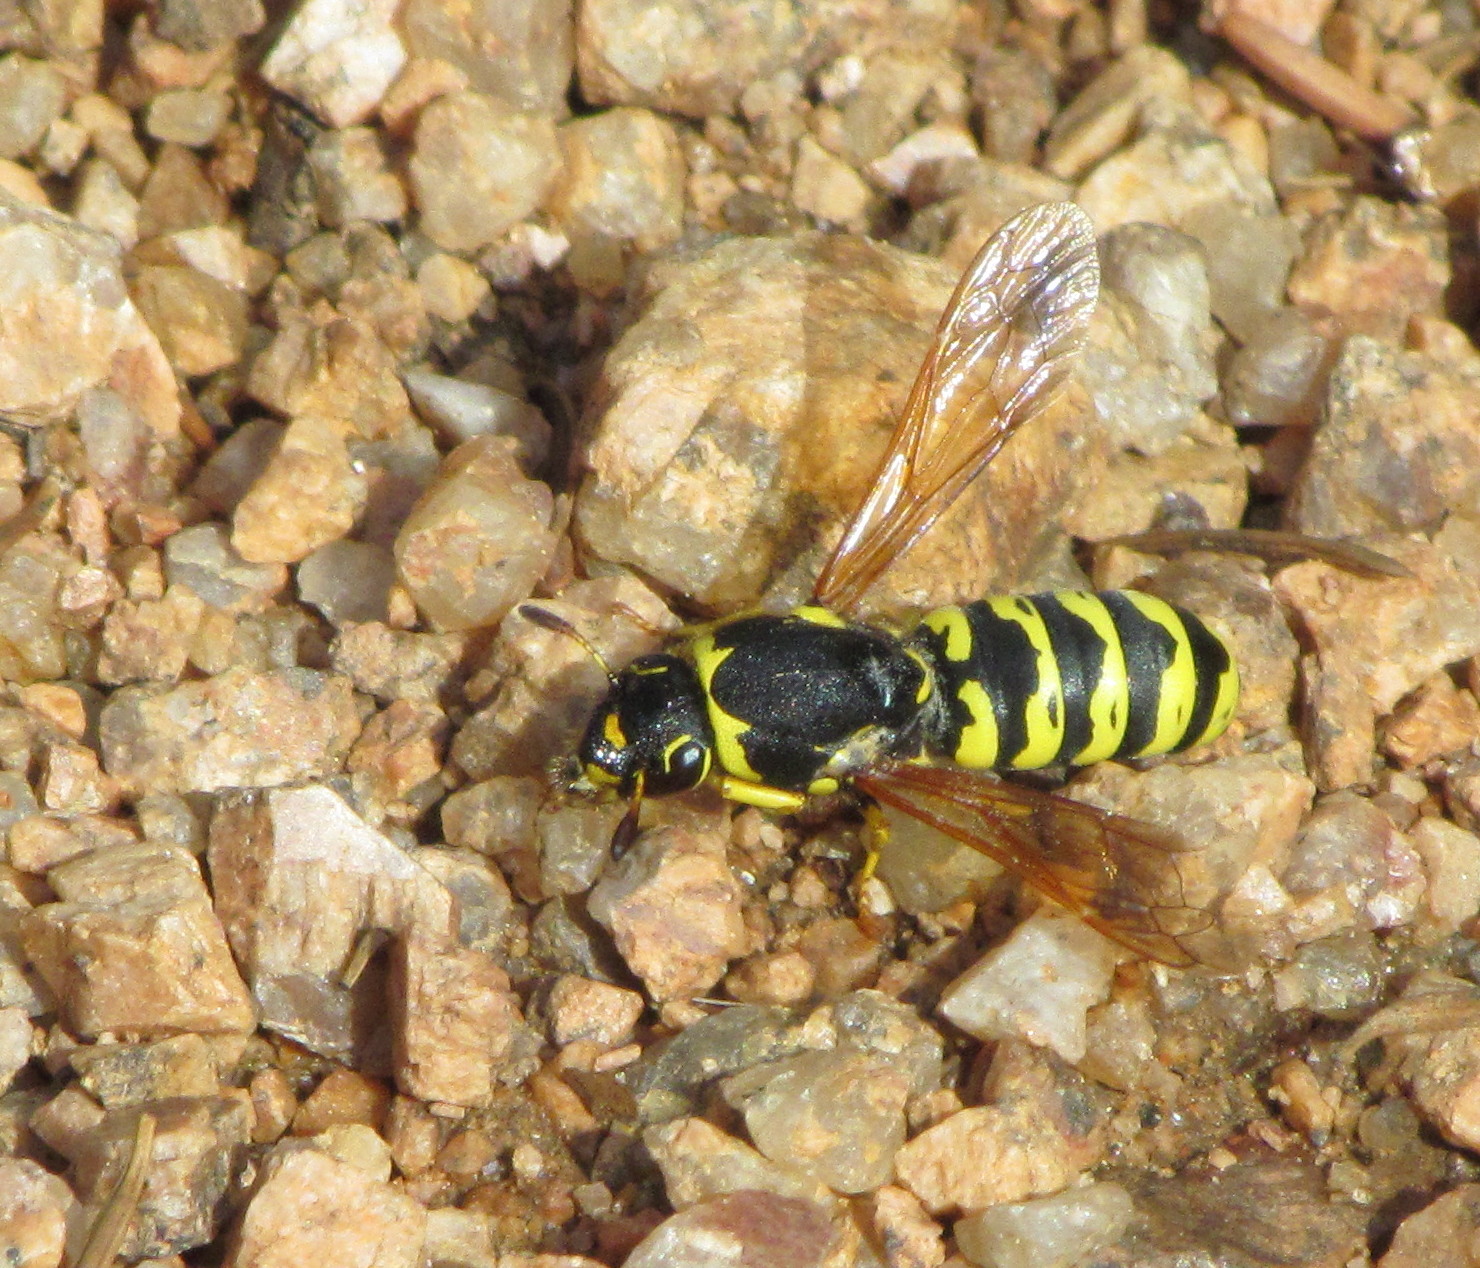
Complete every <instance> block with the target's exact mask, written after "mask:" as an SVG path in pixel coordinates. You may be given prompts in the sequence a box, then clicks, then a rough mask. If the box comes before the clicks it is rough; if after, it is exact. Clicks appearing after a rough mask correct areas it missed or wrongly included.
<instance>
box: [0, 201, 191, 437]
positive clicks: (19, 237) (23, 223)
mask: <svg viewBox="0 0 1480 1268" xmlns="http://www.w3.org/2000/svg"><path fill="white" fill-rule="evenodd" d="M0 250H3V251H4V253H5V256H6V258H7V259H8V260H9V261H10V265H9V268H8V269H7V270H6V276H7V289H6V299H5V304H4V305H3V308H0V313H3V315H0V348H3V349H4V353H3V355H0V383H3V384H4V386H3V387H0V410H3V411H4V412H5V414H6V416H7V417H11V418H15V419H18V420H27V421H29V422H30V423H31V424H32V425H38V424H41V423H46V422H51V421H56V420H59V419H62V418H64V417H66V415H67V414H68V412H69V411H71V410H72V409H73V408H75V407H76V405H77V404H78V402H79V401H80V400H81V398H82V397H83V395H84V394H85V393H87V392H88V391H90V390H91V389H93V388H96V387H101V386H102V385H103V384H104V383H107V384H108V385H109V386H110V387H111V388H112V389H113V390H114V391H115V392H117V393H118V395H119V396H120V397H122V398H123V400H124V401H125V402H127V403H128V405H130V406H131V407H132V408H133V409H134V410H135V411H136V412H137V413H138V415H139V416H140V417H141V418H142V419H144V420H145V421H146V422H147V423H148V425H149V426H150V427H151V428H152V429H153V430H154V432H155V433H157V434H159V435H166V436H167V435H172V434H173V433H174V431H175V429H176V427H177V426H178V423H179V417H180V404H179V399H178V395H177V392H176V388H175V384H174V374H173V372H172V371H171V369H170V366H169V362H168V360H167V358H166V357H165V354H164V351H163V349H162V348H161V347H160V345H159V341H158V340H157V339H156V338H155V336H154V334H153V333H152V332H151V331H150V329H149V327H148V325H147V324H146V323H145V321H144V319H143V318H142V316H141V315H140V313H139V310H138V309H137V308H135V307H134V305H133V302H132V301H131V300H130V299H129V295H128V289H127V287H126V285H125V283H124V278H123V273H122V270H121V267H120V261H119V254H118V244H117V243H116V242H115V241H114V240H113V239H111V238H109V237H107V236H105V235H104V234H101V233H98V232H96V231H94V230H90V229H86V228H84V227H83V226H81V225H78V224H74V223H73V222H71V221H69V220H66V219H65V218H63V217H60V216H56V215H53V214H51V213H49V212H45V211H40V210H37V209H36V208H33V207H26V206H24V205H23V204H21V203H19V202H17V201H15V200H13V199H9V198H5V197H4V196H0Z"/></svg>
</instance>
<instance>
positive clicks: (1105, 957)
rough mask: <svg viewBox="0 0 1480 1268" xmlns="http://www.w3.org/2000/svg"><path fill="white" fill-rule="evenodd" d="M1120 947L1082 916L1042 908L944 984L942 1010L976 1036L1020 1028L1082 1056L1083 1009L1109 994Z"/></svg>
mask: <svg viewBox="0 0 1480 1268" xmlns="http://www.w3.org/2000/svg"><path fill="white" fill-rule="evenodd" d="M1116 955H1117V953H1116V950H1115V948H1114V947H1113V946H1112V945H1111V944H1110V943H1109V942H1108V941H1107V940H1106V939H1105V937H1104V936H1103V935H1102V934H1098V933H1096V932H1095V931H1094V930H1093V929H1091V928H1090V927H1089V926H1088V925H1086V924H1084V923H1083V922H1082V921H1080V920H1078V919H1076V918H1074V917H1073V916H1069V915H1054V914H1050V913H1046V912H1039V913H1037V914H1035V915H1034V916H1032V917H1031V918H1030V919H1028V920H1025V921H1023V923H1022V924H1020V925H1018V926H1017V928H1016V929H1014V930H1013V931H1012V934H1011V936H1010V937H1009V938H1008V940H1007V941H1006V942H1005V943H1003V944H1002V945H1001V946H1000V947H997V948H996V949H994V950H992V951H990V952H989V953H988V954H987V955H985V956H984V957H983V958H982V959H981V960H980V961H978V962H977V963H976V964H975V965H973V966H972V967H971V968H970V969H968V970H967V971H966V972H965V973H964V974H962V975H961V976H960V977H958V978H957V979H956V980H955V981H954V982H952V983H951V984H950V985H949V986H948V987H946V989H945V992H944V994H942V996H941V1000H940V1005H939V1008H940V1014H941V1016H942V1017H944V1018H945V1019H946V1020H947V1021H949V1022H951V1023H952V1024H953V1025H955V1026H959V1027H960V1028H961V1029H962V1030H964V1031H965V1032H966V1033H967V1034H969V1035H974V1036H975V1037H976V1038H978V1039H982V1040H987V1041H991V1040H997V1039H1003V1038H1006V1037H1007V1036H1008V1035H1020V1036H1022V1037H1023V1038H1024V1039H1026V1040H1028V1042H1029V1043H1036V1044H1043V1045H1046V1046H1047V1047H1050V1048H1052V1049H1053V1050H1054V1051H1055V1052H1057V1053H1058V1054H1059V1056H1061V1057H1063V1059H1064V1060H1065V1061H1068V1062H1071V1063H1072V1062H1078V1061H1079V1060H1081V1059H1082V1058H1083V1057H1084V1053H1085V1014H1086V1012H1087V1011H1088V1010H1089V1008H1090V1007H1092V1006H1093V1005H1095V1004H1098V1003H1100V1002H1101V1001H1103V1000H1105V999H1106V998H1108V997H1109V994H1110V976H1111V974H1112V973H1113V972H1114V970H1115V960H1116Z"/></svg>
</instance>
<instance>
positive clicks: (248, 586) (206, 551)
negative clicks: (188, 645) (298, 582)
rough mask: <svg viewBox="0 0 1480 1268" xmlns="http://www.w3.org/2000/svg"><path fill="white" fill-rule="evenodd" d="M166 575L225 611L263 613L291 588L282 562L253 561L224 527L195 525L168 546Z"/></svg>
mask: <svg viewBox="0 0 1480 1268" xmlns="http://www.w3.org/2000/svg"><path fill="white" fill-rule="evenodd" d="M164 567H165V576H166V578H167V579H168V580H169V582H170V585H171V590H170V592H167V593H172V592H173V590H174V589H175V588H176V587H179V588H182V589H185V590H187V591H188V592H190V593H193V594H196V595H198V596H199V597H200V598H201V599H203V600H205V602H206V603H208V604H209V605H210V606H211V607H213V608H216V609H218V610H219V611H222V612H230V613H233V614H237V613H248V612H263V611H265V610H267V607H268V605H269V604H270V603H271V602H272V601H273V599H274V598H276V597H277V595H278V594H280V593H281V592H282V589H283V587H284V585H286V584H287V580H288V575H287V570H286V569H285V568H284V567H283V566H282V565H281V564H275V563H249V562H248V561H247V560H245V559H243V558H242V557H241V555H240V554H239V553H238V552H237V550H236V548H235V547H234V546H232V544H231V539H230V537H229V535H228V533H227V530H226V528H225V527H224V526H223V525H221V524H195V525H192V526H191V527H190V528H182V529H181V530H180V531H179V532H178V533H174V534H172V535H171V536H170V538H169V540H168V541H166V542H165V545H164Z"/></svg>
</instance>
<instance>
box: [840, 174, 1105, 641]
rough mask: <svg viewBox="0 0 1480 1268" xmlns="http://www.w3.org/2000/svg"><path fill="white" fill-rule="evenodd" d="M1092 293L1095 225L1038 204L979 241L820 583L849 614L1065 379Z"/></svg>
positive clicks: (1071, 210)
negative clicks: (890, 435) (880, 458)
mask: <svg viewBox="0 0 1480 1268" xmlns="http://www.w3.org/2000/svg"><path fill="white" fill-rule="evenodd" d="M1099 290H1100V266H1099V259H1098V257H1097V255H1096V253H1095V233H1094V227H1093V226H1092V225H1091V224H1090V221H1089V217H1088V216H1086V215H1085V214H1084V213H1083V212H1082V211H1080V210H1079V208H1078V207H1076V206H1074V204H1073V203H1044V204H1043V205H1042V206H1039V207H1034V208H1031V209H1030V210H1028V211H1025V212H1023V213H1021V214H1020V215H1017V216H1014V217H1013V218H1012V219H1011V220H1009V221H1008V222H1007V223H1006V224H1005V225H1003V226H1002V228H1001V229H999V230H998V231H997V232H996V233H995V234H993V235H992V237H991V238H989V239H988V240H987V243H986V245H985V246H983V247H982V249H981V252H980V253H979V254H978V255H977V257H976V259H975V260H974V261H973V262H972V264H971V267H970V268H968V269H967V270H966V273H965V275H964V276H963V277H962V278H961V281H960V282H959V283H958V284H957V286H956V291H955V294H954V295H952V297H951V302H950V303H949V304H948V305H947V306H946V310H945V312H944V313H943V314H942V315H941V319H940V325H939V326H938V327H937V328H936V332H935V339H934V341H933V342H932V344H931V347H930V351H929V352H928V353H927V354H926V357H925V362H924V364H923V365H922V366H921V367H920V374H919V377H918V378H917V379H916V380H915V386H914V387H913V389H911V391H910V395H909V400H908V401H907V402H906V403H905V407H904V413H903V414H902V415H901V416H900V419H899V422H898V423H897V424H896V426H895V429H894V435H893V436H892V437H891V438H890V441H889V447H888V448H887V449H886V450H885V452H884V456H883V459H882V460H881V462H880V463H879V467H878V470H877V471H876V472H875V474H874V478H873V481H872V482H871V484H870V486H869V492H868V495H867V496H866V497H865V498H864V500H863V504H862V505H861V506H860V507H859V508H858V510H857V511H856V512H855V513H854V516H853V519H852V521H851V522H850V523H849V525H848V528H847V530H846V531H845V532H844V533H843V536H842V539H841V540H840V541H839V542H838V545H837V548H836V549H835V550H834V551H833V554H832V558H831V559H830V560H829V561H828V563H827V566H826V567H825V568H824V569H823V570H822V574H821V575H820V576H819V577H818V579H817V586H816V589H815V591H814V594H815V597H816V600H817V602H819V603H821V604H823V605H824V606H826V607H830V608H832V609H834V610H836V611H843V612H847V611H850V610H853V609H855V608H856V607H857V605H858V602H859V600H860V599H861V597H862V596H863V593H864V591H865V590H867V589H868V587H869V585H870V584H871V583H872V582H873V581H874V579H875V578H876V577H878V575H879V574H880V573H881V572H882V571H883V570H884V569H885V568H886V567H887V566H888V565H889V564H890V563H891V562H892V561H893V560H894V559H895V558H896V557H897V556H898V555H900V554H901V553H903V552H904V551H905V550H907V549H908V548H909V546H910V545H911V544H912V543H913V542H914V541H915V540H916V539H917V538H918V537H919V536H920V534H921V533H923V532H924V531H925V530H926V529H927V528H929V527H930V525H931V524H933V523H934V522H935V521H936V519H937V518H939V516H940V515H941V513H942V512H943V511H944V510H945V509H946V508H947V507H948V506H950V504H951V503H952V502H954V501H955V500H956V498H957V497H959V496H960V494H961V491H962V490H963V489H965V487H966V486H967V485H968V484H970V483H971V481H972V479H973V478H974V477H975V476H976V475H977V473H978V472H980V471H981V469H982V468H983V467H985V466H986V465H987V463H989V462H991V460H992V458H993V457H994V456H995V455H996V453H997V451H998V450H999V449H1000V448H1001V447H1002V444H1003V442H1004V441H1006V439H1007V438H1008V437H1009V436H1010V435H1012V433H1013V432H1014V431H1016V430H1017V428H1018V427H1020V426H1021V425H1022V424H1023V422H1025V421H1026V420H1027V419H1028V418H1031V417H1032V416H1033V414H1034V413H1035V412H1036V411H1037V410H1038V409H1040V408H1041V407H1042V406H1043V405H1044V403H1045V402H1046V401H1047V400H1048V399H1049V397H1050V396H1051V394H1052V393H1053V391H1054V389H1055V388H1056V387H1058V385H1059V384H1060V383H1061V382H1062V381H1063V379H1064V376H1065V374H1066V372H1067V370H1068V366H1069V363H1070V361H1071V360H1072V358H1073V356H1074V354H1075V353H1076V352H1077V351H1078V349H1079V347H1080V344H1081V343H1082V341H1083V338H1084V331H1085V328H1086V326H1087V324H1088V322H1089V316H1090V313H1091V312H1093V310H1094V306H1095V300H1096V298H1097V297H1098V295H1099Z"/></svg>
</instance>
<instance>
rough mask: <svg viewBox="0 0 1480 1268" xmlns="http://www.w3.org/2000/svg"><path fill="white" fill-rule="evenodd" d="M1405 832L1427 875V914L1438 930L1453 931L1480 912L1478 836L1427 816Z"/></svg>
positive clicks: (1457, 826)
mask: <svg viewBox="0 0 1480 1268" xmlns="http://www.w3.org/2000/svg"><path fill="white" fill-rule="evenodd" d="M1408 835H1409V840H1411V841H1412V842H1413V848H1414V849H1415V850H1417V851H1418V855H1419V857H1420V858H1421V859H1423V866H1424V872H1425V874H1426V875H1427V877H1428V887H1427V889H1426V890H1425V891H1424V903H1425V906H1426V907H1427V909H1428V916H1429V918H1430V919H1431V920H1432V921H1433V923H1434V925H1435V926H1436V928H1437V930H1438V931H1439V932H1440V933H1453V932H1455V931H1456V930H1458V929H1459V928H1460V926H1461V925H1463V924H1464V923H1465V922H1466V921H1469V920H1473V919H1474V918H1475V916H1476V914H1477V913H1480V837H1477V836H1476V835H1475V834H1474V833H1473V832H1468V831H1466V830H1465V829H1464V828H1461V827H1460V826H1459V825H1458V824H1455V823H1451V822H1450V821H1449V820H1448V819H1439V818H1436V817H1433V816H1430V815H1425V816H1424V817H1423V818H1422V819H1420V820H1419V821H1418V822H1417V823H1416V824H1415V825H1414V826H1413V830H1412V831H1411V832H1410V833H1409V834H1408Z"/></svg>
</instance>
